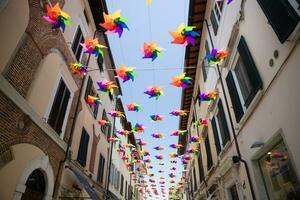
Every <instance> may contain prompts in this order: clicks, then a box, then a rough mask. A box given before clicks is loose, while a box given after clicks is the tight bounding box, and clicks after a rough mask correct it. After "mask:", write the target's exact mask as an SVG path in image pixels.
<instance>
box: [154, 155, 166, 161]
mask: <svg viewBox="0 0 300 200" xmlns="http://www.w3.org/2000/svg"><path fill="white" fill-rule="evenodd" d="M155 158H156V159H158V160H162V159H164V157H163V156H162V155H156V156H155Z"/></svg>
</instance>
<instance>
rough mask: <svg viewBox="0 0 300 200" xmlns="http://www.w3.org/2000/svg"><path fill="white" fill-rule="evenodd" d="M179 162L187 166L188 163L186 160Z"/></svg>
mask: <svg viewBox="0 0 300 200" xmlns="http://www.w3.org/2000/svg"><path fill="white" fill-rule="evenodd" d="M181 162H182V164H183V165H187V164H188V163H189V161H188V160H182V161H181Z"/></svg>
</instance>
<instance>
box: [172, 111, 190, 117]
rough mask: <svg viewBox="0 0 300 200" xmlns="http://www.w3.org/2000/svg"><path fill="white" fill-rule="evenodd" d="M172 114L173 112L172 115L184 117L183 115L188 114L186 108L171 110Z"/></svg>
mask: <svg viewBox="0 0 300 200" xmlns="http://www.w3.org/2000/svg"><path fill="white" fill-rule="evenodd" d="M170 114H171V115H172V116H180V117H183V116H187V111H185V110H175V111H172V112H170Z"/></svg>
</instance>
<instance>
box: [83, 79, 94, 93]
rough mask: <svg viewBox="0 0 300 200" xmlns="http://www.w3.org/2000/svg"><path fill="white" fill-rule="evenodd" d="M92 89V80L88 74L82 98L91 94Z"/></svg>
mask: <svg viewBox="0 0 300 200" xmlns="http://www.w3.org/2000/svg"><path fill="white" fill-rule="evenodd" d="M92 89H93V80H92V78H91V77H90V76H89V78H88V82H87V84H86V90H85V95H84V98H85V99H86V98H87V97H88V95H91V94H92Z"/></svg>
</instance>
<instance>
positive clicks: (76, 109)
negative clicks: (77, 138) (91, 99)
mask: <svg viewBox="0 0 300 200" xmlns="http://www.w3.org/2000/svg"><path fill="white" fill-rule="evenodd" d="M97 32H98V30H97V29H96V30H95V32H94V35H93V39H95V37H96V34H97ZM90 59H91V54H89V56H88V59H87V64H86V66H88V65H89V62H90ZM86 77H87V76H86V75H85V76H83V78H82V81H81V84H80V89H79V94H78V98H77V101H76V108H75V113H74V117H73V122H72V125H71V131H70V136H69V140H68V144H67V149H66V153H65V157H64V159H63V160H61V161H60V162H59V167H58V172H57V174H56V177H55V184H54V191H53V196H54V197H56V196H57V195H58V188H57V189H56V187H58V186H59V182H58V177H59V174H61V173H62V171H63V166H64V164H65V162H66V160H67V158H68V155H69V152H70V147H71V144H72V140H73V135H74V132H75V125H76V122H77V117H78V113H79V108H80V99H81V95H82V92H83V85H84V82H85V79H86ZM56 190H57V191H56Z"/></svg>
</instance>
